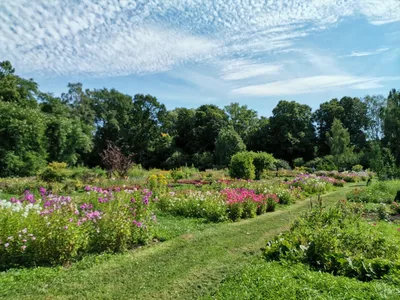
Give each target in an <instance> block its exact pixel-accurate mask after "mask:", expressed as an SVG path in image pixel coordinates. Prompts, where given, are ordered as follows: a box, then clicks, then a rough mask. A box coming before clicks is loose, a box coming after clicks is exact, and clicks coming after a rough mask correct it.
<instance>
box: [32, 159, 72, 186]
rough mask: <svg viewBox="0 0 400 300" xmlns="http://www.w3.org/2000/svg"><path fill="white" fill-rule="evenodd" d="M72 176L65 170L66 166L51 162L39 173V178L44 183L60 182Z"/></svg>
mask: <svg viewBox="0 0 400 300" xmlns="http://www.w3.org/2000/svg"><path fill="white" fill-rule="evenodd" d="M71 175H72V172H71V171H70V170H68V169H67V164H66V163H63V162H52V163H49V165H48V166H47V167H46V168H45V169H44V170H43V171H42V172H40V173H39V178H40V179H41V180H44V181H46V182H62V181H63V180H65V179H66V178H68V177H69V176H71Z"/></svg>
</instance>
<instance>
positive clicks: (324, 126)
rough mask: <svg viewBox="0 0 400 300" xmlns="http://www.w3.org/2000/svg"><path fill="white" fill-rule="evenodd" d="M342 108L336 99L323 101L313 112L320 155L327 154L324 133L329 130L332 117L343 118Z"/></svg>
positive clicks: (327, 148)
mask: <svg viewBox="0 0 400 300" xmlns="http://www.w3.org/2000/svg"><path fill="white" fill-rule="evenodd" d="M343 115H344V108H343V107H342V106H341V105H340V102H339V100H338V99H332V100H331V101H329V102H324V103H322V104H321V105H320V106H319V109H317V110H316V111H315V112H314V114H313V121H314V122H315V123H316V130H317V143H318V153H319V155H321V156H324V155H328V154H329V150H330V149H329V145H328V143H327V137H326V134H327V133H328V132H329V131H330V130H331V127H332V124H333V120H334V119H339V120H341V119H343Z"/></svg>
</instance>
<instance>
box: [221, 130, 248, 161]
mask: <svg viewBox="0 0 400 300" xmlns="http://www.w3.org/2000/svg"><path fill="white" fill-rule="evenodd" d="M245 150H246V145H245V144H244V143H243V140H242V138H241V137H240V136H239V134H238V133H237V132H236V131H235V130H234V129H233V128H223V129H221V131H220V132H219V134H218V137H217V140H216V142H215V159H216V161H217V164H218V165H219V166H224V167H226V166H228V165H229V162H230V160H231V157H232V155H234V154H236V153H238V152H241V151H245Z"/></svg>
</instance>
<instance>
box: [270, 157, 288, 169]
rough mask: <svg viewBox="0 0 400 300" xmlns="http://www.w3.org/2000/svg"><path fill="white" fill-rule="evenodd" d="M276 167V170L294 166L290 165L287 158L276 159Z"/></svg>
mask: <svg viewBox="0 0 400 300" xmlns="http://www.w3.org/2000/svg"><path fill="white" fill-rule="evenodd" d="M271 169H272V168H271ZM274 169H276V170H279V169H284V170H291V169H292V168H291V167H290V164H289V163H288V162H287V161H286V160H283V159H276V160H275V163H274Z"/></svg>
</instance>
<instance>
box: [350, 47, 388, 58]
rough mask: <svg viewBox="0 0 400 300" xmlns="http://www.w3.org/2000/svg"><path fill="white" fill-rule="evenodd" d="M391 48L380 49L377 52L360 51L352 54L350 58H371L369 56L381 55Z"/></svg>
mask: <svg viewBox="0 0 400 300" xmlns="http://www.w3.org/2000/svg"><path fill="white" fill-rule="evenodd" d="M388 50H389V48H379V49H376V50H371V51H359V52H354V51H353V52H352V53H351V54H349V55H348V56H353V57H354V56H355V57H359V56H369V55H376V54H380V53H382V52H386V51H388Z"/></svg>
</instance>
